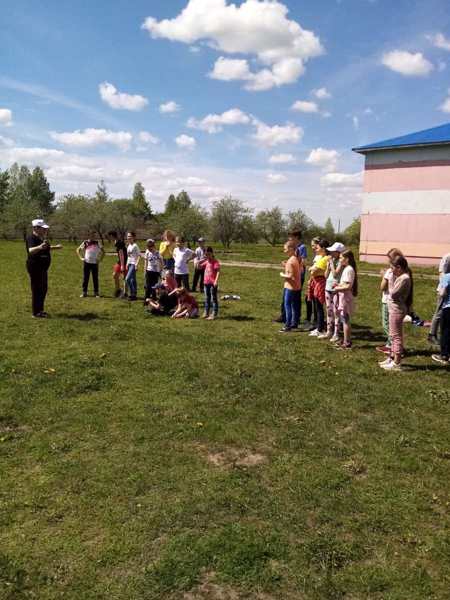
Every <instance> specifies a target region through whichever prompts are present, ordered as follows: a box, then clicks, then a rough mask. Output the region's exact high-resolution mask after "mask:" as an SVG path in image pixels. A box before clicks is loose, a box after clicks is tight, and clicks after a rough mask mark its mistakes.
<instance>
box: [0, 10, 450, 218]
mask: <svg viewBox="0 0 450 600" xmlns="http://www.w3.org/2000/svg"><path fill="white" fill-rule="evenodd" d="M448 8H449V4H448V0H427V2H423V1H422V0H417V1H414V0H396V1H395V2H392V1H390V0H322V1H320V2H313V1H312V0H309V1H306V0H305V1H300V0H283V1H279V2H276V1H273V2H269V1H266V2H263V1H260V0H246V1H245V2H242V1H241V2H235V3H234V4H233V3H232V2H229V1H228V0H189V1H188V0H170V2H168V1H167V0H166V1H162V0H147V1H143V0H133V2H131V3H130V2H125V1H124V0H114V1H112V2H105V1H103V0H98V1H97V2H96V3H91V2H87V1H80V2H75V3H74V2H67V1H65V0H59V1H58V2H57V1H55V0H46V1H44V0H35V1H33V2H30V1H29V0H28V1H25V0H15V2H14V3H9V6H8V7H3V11H2V21H1V22H0V56H1V57H2V60H1V62H0V168H6V167H8V166H9V165H10V164H11V163H12V162H13V161H15V160H17V161H18V162H20V163H26V164H29V165H30V166H34V165H36V164H40V165H41V166H43V167H44V168H45V169H46V171H47V173H48V177H49V179H50V181H51V184H52V187H53V189H54V190H55V191H56V192H57V195H58V196H59V195H61V194H64V193H69V192H74V193H78V192H83V193H89V192H94V191H95V187H96V184H97V182H98V181H99V180H100V179H102V178H103V179H104V180H105V181H106V183H107V186H108V189H109V190H110V193H111V194H112V195H114V196H117V197H120V196H125V195H129V194H130V193H131V190H132V187H133V185H134V183H135V182H136V181H142V182H143V183H144V185H145V187H146V190H147V195H148V199H149V200H150V202H151V204H152V206H153V207H154V208H155V209H161V208H162V207H163V205H164V202H165V200H166V198H167V196H168V194H169V193H171V192H177V191H180V190H181V189H186V190H187V191H188V192H189V193H190V195H191V196H192V198H193V199H194V201H196V202H198V203H199V204H201V205H202V206H205V207H208V206H210V205H211V203H212V202H213V201H214V200H215V199H217V198H219V197H221V196H223V195H225V194H232V195H234V196H236V197H239V198H241V199H242V200H243V201H245V202H246V203H247V204H248V205H249V206H251V207H253V208H255V209H257V210H258V209H263V208H268V207H271V206H274V205H279V206H280V207H281V208H282V209H283V210H284V211H286V212H287V211H289V210H295V209H298V208H301V209H303V210H304V211H305V212H306V213H307V214H309V215H310V216H311V217H313V218H314V219H315V220H317V221H318V222H323V221H324V220H325V219H326V218H327V217H328V216H331V217H332V219H333V220H334V221H335V223H337V221H338V219H340V220H341V222H342V223H343V224H346V223H348V222H350V221H351V219H352V218H353V217H354V216H357V215H358V213H359V207H360V192H361V171H362V169H363V159H362V157H360V156H359V155H355V154H354V153H352V152H351V148H352V147H354V146H358V145H361V144H364V143H367V142H374V141H377V140H379V139H384V138H388V137H394V136H396V135H400V134H403V133H408V132H412V131H416V130H419V129H424V128H427V127H432V126H434V125H438V124H441V123H444V122H447V121H449V120H450V90H449V88H450V77H449V72H450V11H449V10H448Z"/></svg>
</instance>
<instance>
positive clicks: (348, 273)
mask: <svg viewBox="0 0 450 600" xmlns="http://www.w3.org/2000/svg"><path fill="white" fill-rule="evenodd" d="M340 262H341V264H342V266H343V270H342V275H341V279H340V281H339V283H337V284H335V285H334V290H335V291H336V292H338V313H339V317H340V319H341V323H342V326H343V330H344V341H343V342H340V341H339V342H336V347H337V348H339V349H340V350H350V349H351V347H352V326H351V324H350V318H351V316H352V314H353V312H354V310H355V301H354V299H355V298H356V296H357V295H358V278H357V270H356V261H355V256H354V254H353V252H352V251H351V250H346V251H345V252H343V253H342V255H341V261H340Z"/></svg>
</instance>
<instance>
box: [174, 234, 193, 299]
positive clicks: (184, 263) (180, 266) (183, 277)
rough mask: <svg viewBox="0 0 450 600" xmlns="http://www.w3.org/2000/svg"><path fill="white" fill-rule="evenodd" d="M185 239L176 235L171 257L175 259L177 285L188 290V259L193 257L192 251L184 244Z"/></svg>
mask: <svg viewBox="0 0 450 600" xmlns="http://www.w3.org/2000/svg"><path fill="white" fill-rule="evenodd" d="M185 242H186V240H185V239H184V238H183V237H181V236H177V238H176V240H175V243H176V246H175V249H174V251H173V259H174V261H175V267H174V271H175V279H176V281H177V286H178V287H183V288H184V289H185V290H187V291H189V261H191V260H192V259H193V258H194V252H193V251H192V250H191V249H190V248H188V247H187V246H186V244H185Z"/></svg>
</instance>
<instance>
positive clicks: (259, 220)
mask: <svg viewBox="0 0 450 600" xmlns="http://www.w3.org/2000/svg"><path fill="white" fill-rule="evenodd" d="M256 225H257V227H258V229H259V231H260V233H261V237H262V238H263V239H264V240H266V242H268V243H269V244H270V245H271V246H276V245H277V244H279V243H280V242H281V241H282V240H283V239H284V238H285V237H286V222H285V219H284V217H283V213H282V212H281V209H280V208H279V207H278V206H275V207H274V208H272V209H271V210H263V211H261V212H260V213H258V214H257V215H256Z"/></svg>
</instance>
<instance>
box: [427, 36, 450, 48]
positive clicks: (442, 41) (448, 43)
mask: <svg viewBox="0 0 450 600" xmlns="http://www.w3.org/2000/svg"><path fill="white" fill-rule="evenodd" d="M427 39H428V40H430V42H431V43H432V44H433V46H436V48H440V49H441V50H447V51H448V52H450V40H448V39H447V38H446V37H445V35H443V34H442V33H435V34H434V35H428V36H427Z"/></svg>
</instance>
